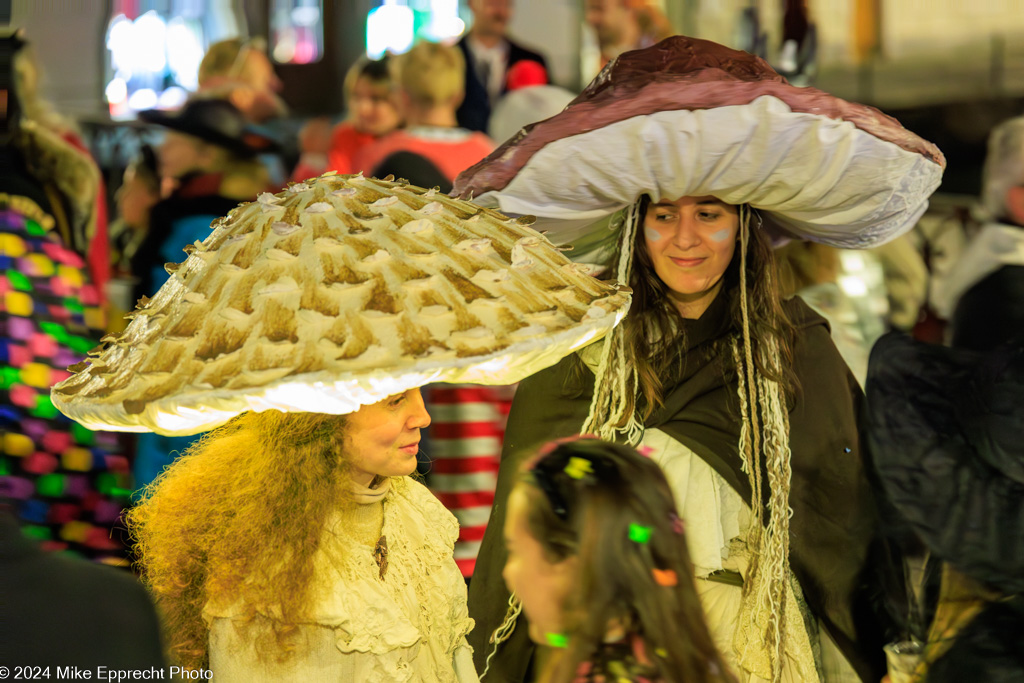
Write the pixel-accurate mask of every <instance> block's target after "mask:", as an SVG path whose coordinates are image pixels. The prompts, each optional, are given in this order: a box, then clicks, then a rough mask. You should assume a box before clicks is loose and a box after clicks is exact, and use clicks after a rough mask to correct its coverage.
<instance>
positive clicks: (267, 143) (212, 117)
mask: <svg viewBox="0 0 1024 683" xmlns="http://www.w3.org/2000/svg"><path fill="white" fill-rule="evenodd" d="M139 118H140V119H142V120H143V121H146V122H148V123H155V124H156V125H158V126H163V127H165V128H170V129H171V130H176V131H178V132H180V133H185V134H187V135H191V136H193V137H197V138H199V139H200V140H205V141H206V142H209V143H211V144H214V145H217V146H218V147H223V148H224V149H227V150H229V151H231V152H233V153H234V154H237V155H239V156H255V155H257V154H263V153H264V152H275V151H277V150H278V149H279V146H278V144H277V143H276V142H275V141H274V140H273V139H272V138H270V137H268V136H267V135H264V134H263V133H260V132H258V131H256V130H254V129H253V128H252V127H250V126H249V124H248V122H247V121H246V119H245V117H244V116H243V115H242V112H241V111H239V110H238V108H237V107H235V105H233V104H231V103H230V102H228V101H227V100H218V99H194V100H190V101H189V102H187V103H186V104H185V106H184V107H182V108H181V109H180V110H178V111H176V112H165V111H160V110H158V109H150V110H148V111H141V112H139Z"/></svg>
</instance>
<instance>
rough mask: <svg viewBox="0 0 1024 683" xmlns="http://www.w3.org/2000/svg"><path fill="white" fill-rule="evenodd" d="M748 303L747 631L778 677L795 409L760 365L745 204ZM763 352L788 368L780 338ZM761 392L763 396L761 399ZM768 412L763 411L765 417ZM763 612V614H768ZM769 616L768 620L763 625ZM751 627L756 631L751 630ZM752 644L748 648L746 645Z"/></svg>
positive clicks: (743, 358)
mask: <svg viewBox="0 0 1024 683" xmlns="http://www.w3.org/2000/svg"><path fill="white" fill-rule="evenodd" d="M740 212H741V217H740V249H741V252H740V311H741V313H742V317H743V324H742V344H743V352H742V354H741V353H740V349H739V344H738V343H737V340H736V339H734V340H733V344H732V352H733V360H734V361H735V363H736V374H737V377H738V395H739V402H740V418H741V425H740V440H739V451H740V455H741V457H742V459H743V469H744V471H746V473H747V476H748V477H749V479H750V486H751V490H752V495H753V500H752V505H751V510H752V512H753V513H754V520H753V524H752V525H751V529H750V532H749V536H748V539H747V543H748V547H749V549H750V566H749V570H748V576H749V580H748V581H746V582H744V588H743V603H745V604H743V605H741V610H740V612H741V618H744V619H745V620H746V623H745V624H741V633H744V634H746V644H747V646H750V645H751V643H750V641H749V638H750V637H751V636H750V634H753V638H754V639H755V642H754V644H753V645H754V647H756V646H757V642H762V643H764V644H766V645H767V646H768V647H769V657H770V659H771V661H770V667H771V680H772V681H773V683H778V681H780V680H781V678H782V661H783V653H784V650H785V642H784V641H785V619H784V614H785V604H786V585H787V581H788V580H789V519H790V516H791V514H792V511H791V510H790V508H789V489H790V481H791V478H792V468H791V463H790V449H789V415H788V414H787V412H786V400H785V393H784V390H783V388H782V386H781V385H779V383H778V382H776V381H774V380H771V379H769V378H768V377H766V376H764V374H763V373H759V372H758V371H757V366H756V365H755V363H754V351H753V344H752V343H751V338H750V319H749V313H748V292H747V277H746V275H747V258H746V257H747V248H748V243H749V237H750V214H749V209H747V208H746V207H740ZM758 352H759V353H758V356H759V359H760V360H761V361H762V363H764V364H765V367H766V368H771V369H776V370H777V369H780V368H781V361H780V355H779V346H778V343H777V341H776V340H775V339H773V338H771V337H768V338H766V339H764V340H762V343H761V344H760V345H759V347H758ZM758 399H760V400H758ZM759 418H760V419H759ZM762 455H763V459H764V463H765V468H766V470H767V473H768V490H769V498H768V524H767V526H765V525H764V523H763V517H764V515H763V505H762V502H761V501H762V494H761V487H762V486H761V485H762V482H761V465H760V463H761V460H762ZM762 618H763V619H762ZM762 623H763V625H761V624H762ZM748 629H749V631H748ZM744 649H747V648H746V647H745V648H744Z"/></svg>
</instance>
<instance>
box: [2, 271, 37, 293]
mask: <svg viewBox="0 0 1024 683" xmlns="http://www.w3.org/2000/svg"><path fill="white" fill-rule="evenodd" d="M7 280H8V281H9V282H10V283H11V287H13V288H14V289H19V290H21V291H23V292H31V291H32V281H31V280H29V279H28V278H27V277H25V276H24V275H22V274H21V273H19V272H18V271H16V270H8V271H7Z"/></svg>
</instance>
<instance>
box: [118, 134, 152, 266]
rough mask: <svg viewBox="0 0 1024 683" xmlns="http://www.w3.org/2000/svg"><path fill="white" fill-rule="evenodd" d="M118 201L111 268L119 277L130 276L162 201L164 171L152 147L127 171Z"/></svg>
mask: <svg viewBox="0 0 1024 683" xmlns="http://www.w3.org/2000/svg"><path fill="white" fill-rule="evenodd" d="M114 198H115V200H116V202H117V218H116V219H115V221H114V223H113V224H112V225H111V228H110V247H111V250H110V256H111V264H112V266H113V268H114V272H115V273H116V274H130V273H131V260H132V257H133V256H134V255H135V252H136V251H138V248H139V245H140V244H141V243H142V240H143V239H144V238H145V237H146V232H147V231H148V230H149V213H150V211H152V209H153V206H155V205H156V203H157V202H159V201H160V168H159V165H158V163H157V160H156V151H155V150H154V149H153V148H152V147H150V146H149V145H143V146H142V148H141V149H140V150H139V156H138V157H136V158H135V159H133V160H132V161H131V163H129V164H128V167H127V168H125V169H124V176H123V178H122V180H121V187H119V188H118V189H117V192H116V193H115V195H114Z"/></svg>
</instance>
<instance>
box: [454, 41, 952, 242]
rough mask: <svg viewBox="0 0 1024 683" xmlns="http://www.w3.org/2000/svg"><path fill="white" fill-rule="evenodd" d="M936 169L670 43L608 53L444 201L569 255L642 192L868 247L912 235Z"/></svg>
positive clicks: (851, 114)
mask: <svg viewBox="0 0 1024 683" xmlns="http://www.w3.org/2000/svg"><path fill="white" fill-rule="evenodd" d="M944 166H945V159H944V157H943V156H942V153H941V152H939V150H938V149H937V148H936V147H935V146H934V145H932V144H931V143H929V142H927V141H925V140H923V139H921V138H919V137H918V136H916V135H914V134H913V133H911V132H910V131H908V130H906V129H905V128H903V126H901V125H900V123H899V122H898V121H897V120H896V119H894V118H892V117H890V116H886V115H885V114H883V113H881V112H880V111H878V110H877V109H874V108H872V107H868V106H864V105H860V104H854V103H851V102H846V101H844V100H842V99H839V98H837V97H833V96H832V95H829V94H827V93H825V92H822V91H820V90H816V89H814V88H799V87H796V86H792V85H790V84H789V83H787V82H786V80H785V79H784V78H783V77H782V76H779V75H778V74H777V73H775V71H773V70H772V69H771V67H770V66H768V64H767V63H766V62H765V61H764V60H762V59H760V58H759V57H755V56H753V55H751V54H748V53H746V52H740V51H738V50H732V49H729V48H727V47H724V46H722V45H719V44H717V43H713V42H710V41H706V40H698V39H694V38H687V37H684V36H674V37H672V38H667V39H665V40H663V41H662V42H660V43H658V44H657V45H654V46H652V47H649V48H645V49H642V50H635V51H632V52H627V53H624V54H623V55H621V56H619V57H618V58H617V59H616V60H614V61H613V62H611V63H610V64H608V66H606V67H605V69H604V70H603V71H602V72H601V73H600V74H598V76H597V77H596V78H595V79H594V81H593V82H592V83H590V85H589V86H587V88H586V90H584V91H583V93H582V94H581V95H580V96H579V97H577V98H576V99H575V100H573V101H572V102H571V103H570V104H569V105H568V106H567V107H566V108H565V110H564V111H562V112H561V113H559V114H557V115H555V116H553V117H551V118H549V119H546V120H544V121H541V122H538V123H535V124H533V125H531V126H529V127H527V128H524V129H523V130H522V131H520V132H519V133H518V134H517V135H516V136H514V137H513V138H511V139H510V140H508V141H507V142H505V143H504V144H502V145H501V146H500V147H498V149H496V150H495V151H494V152H493V153H492V154H491V155H490V156H488V157H487V158H486V159H484V160H483V161H481V162H480V163H478V164H476V165H475V166H473V167H471V168H469V169H467V170H466V171H464V172H463V173H462V174H461V175H460V176H459V177H458V178H457V179H456V181H455V189H454V191H453V195H456V196H460V197H463V198H466V197H472V198H473V201H475V202H478V203H481V204H483V205H485V206H494V207H498V208H500V210H502V211H504V212H506V213H511V214H528V215H534V216H537V218H538V222H537V224H536V227H538V228H539V229H544V230H547V231H549V232H548V236H549V237H550V238H551V239H552V241H553V242H555V243H556V244H562V243H565V242H573V243H574V244H576V246H577V247H579V246H580V244H579V240H580V239H583V240H584V241H586V240H587V239H592V238H593V235H591V234H590V233H592V232H593V231H594V227H593V226H594V225H595V224H597V223H599V222H600V221H601V220H602V219H605V218H607V217H608V216H609V215H611V214H614V213H615V212H617V211H619V210H621V209H623V208H625V207H627V206H630V205H632V204H633V203H634V202H635V201H636V200H637V198H638V197H640V196H641V195H643V194H649V195H651V196H652V198H653V199H654V200H655V201H658V200H660V199H662V198H668V199H673V200H674V199H676V198H678V197H682V196H705V195H713V196H715V197H718V198H719V199H721V200H723V201H726V202H729V203H732V204H744V203H746V204H750V205H751V206H752V207H754V208H756V209H759V210H761V211H762V212H766V213H767V214H768V215H767V216H766V218H767V219H768V221H769V222H770V223H773V224H775V225H776V226H777V227H780V228H781V229H782V230H783V231H784V232H786V233H788V234H790V235H792V236H795V237H798V238H800V239H807V240H812V241H817V242H822V243H825V244H831V245H835V246H840V247H868V246H873V245H876V244H880V243H882V242H885V241H887V240H890V239H893V238H895V237H896V236H898V235H900V234H901V233H903V232H905V231H907V230H909V229H910V228H911V227H912V226H913V224H914V223H915V222H916V220H917V219H918V218H919V217H920V216H921V214H922V213H924V211H925V209H926V208H927V206H928V202H927V199H928V196H929V195H930V194H931V193H932V192H934V191H935V189H936V188H937V187H938V185H939V181H940V179H941V176H942V170H943V168H944ZM604 232H605V233H606V234H607V232H608V231H604ZM610 242H611V243H612V244H613V243H614V236H612V237H611V239H610ZM605 247H608V245H605ZM575 255H576V254H575V253H574V256H575Z"/></svg>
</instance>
